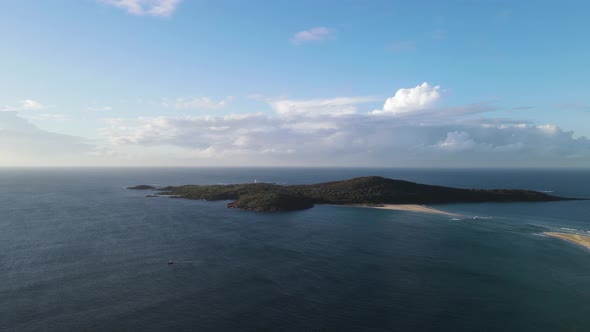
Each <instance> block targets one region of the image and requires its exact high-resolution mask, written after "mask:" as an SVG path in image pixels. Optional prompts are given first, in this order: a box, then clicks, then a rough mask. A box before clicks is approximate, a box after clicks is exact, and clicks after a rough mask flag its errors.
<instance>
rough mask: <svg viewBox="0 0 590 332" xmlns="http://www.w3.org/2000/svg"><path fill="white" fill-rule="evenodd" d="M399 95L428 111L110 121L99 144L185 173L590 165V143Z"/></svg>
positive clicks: (414, 92)
mask: <svg viewBox="0 0 590 332" xmlns="http://www.w3.org/2000/svg"><path fill="white" fill-rule="evenodd" d="M399 91H403V92H402V93H399V94H398V93H396V95H395V96H394V97H392V98H398V99H396V100H397V101H396V102H393V104H394V106H395V107H394V109H400V108H402V107H403V109H404V110H416V109H420V110H423V109H424V110H423V111H421V112H410V111H406V112H410V113H411V116H403V117H399V116H383V114H374V113H372V112H361V111H359V110H358V109H357V108H358V107H359V105H362V104H363V103H365V102H368V101H370V100H373V99H372V98H367V97H355V98H351V97H349V98H346V97H340V98H331V99H312V100H291V99H277V100H267V102H268V103H269V105H270V106H271V108H272V110H273V111H274V113H273V114H266V113H246V114H233V115H225V116H196V117H147V118H138V119H110V120H109V121H108V126H107V127H105V128H103V130H102V131H101V134H102V135H103V137H105V138H107V139H109V140H110V142H111V143H112V144H113V147H114V149H115V150H117V149H129V148H133V147H135V148H138V147H141V148H142V149H150V151H151V152H152V153H153V155H152V156H154V158H156V159H157V157H155V156H157V155H160V158H161V156H162V155H165V156H166V158H167V159H166V160H169V161H171V160H175V162H177V163H180V164H186V165H232V164H233V165H235V164H236V163H238V164H240V165H251V166H256V165H258V166H262V165H284V166H289V165H290V166H295V165H306V166H334V165H346V166H400V167H403V166H408V167H411V166H418V165H419V166H431V167H437V166H455V167H457V166H460V167H470V166H471V167H499V166H522V167H526V166H539V165H543V166H547V167H550V166H584V165H585V166H587V165H590V141H589V140H588V139H586V138H584V137H581V138H575V137H574V136H573V132H567V131H563V130H562V129H561V128H559V127H557V126H555V125H552V124H543V125H537V124H534V123H528V122H522V121H514V120H510V119H494V118H490V117H486V118H476V117H474V116H475V115H477V114H479V113H482V112H489V111H491V110H494V108H493V107H491V106H489V105H485V104H472V105H465V106H460V107H447V108H434V109H425V107H427V105H434V103H435V102H436V100H438V98H440V92H439V91H440V88H439V87H438V86H436V87H432V86H430V85H429V84H427V83H424V84H421V85H419V86H418V87H416V88H410V89H400V90H398V92H399ZM390 99H391V98H390ZM390 103H391V102H390ZM386 104H387V102H386ZM431 107H432V106H431ZM384 109H385V107H384ZM404 114H405V113H404ZM158 149H160V152H158ZM147 162H149V161H147Z"/></svg>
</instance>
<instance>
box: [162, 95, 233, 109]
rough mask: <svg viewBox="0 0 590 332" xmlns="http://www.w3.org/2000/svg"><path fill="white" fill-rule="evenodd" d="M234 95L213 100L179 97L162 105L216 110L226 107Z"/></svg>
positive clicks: (165, 101) (163, 102) (175, 107)
mask: <svg viewBox="0 0 590 332" xmlns="http://www.w3.org/2000/svg"><path fill="white" fill-rule="evenodd" d="M232 100H233V97H231V96H229V97H226V98H225V99H222V100H213V99H211V98H209V97H193V98H177V99H176V100H174V101H172V102H169V101H168V100H166V99H165V100H163V101H162V106H164V107H172V108H174V109H179V110H183V109H197V110H198V109H202V110H215V109H222V108H225V107H226V106H227V105H228V104H229V103H230V102H231V101H232Z"/></svg>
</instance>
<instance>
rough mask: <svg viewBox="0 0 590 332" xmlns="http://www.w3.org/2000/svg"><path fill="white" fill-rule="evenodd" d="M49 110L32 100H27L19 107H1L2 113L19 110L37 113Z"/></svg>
mask: <svg viewBox="0 0 590 332" xmlns="http://www.w3.org/2000/svg"><path fill="white" fill-rule="evenodd" d="M45 108H47V106H46V105H43V104H42V103H40V102H38V101H35V100H32V99H25V100H23V101H21V102H20V104H19V105H18V106H2V107H0V111H4V112H6V111H18V110H25V111H36V110H42V109H45Z"/></svg>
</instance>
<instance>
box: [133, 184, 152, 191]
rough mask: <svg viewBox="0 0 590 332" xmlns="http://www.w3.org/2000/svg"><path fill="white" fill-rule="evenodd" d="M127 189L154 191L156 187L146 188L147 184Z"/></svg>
mask: <svg viewBox="0 0 590 332" xmlns="http://www.w3.org/2000/svg"><path fill="white" fill-rule="evenodd" d="M127 189H131V190H152V189H156V187H154V186H148V185H147V184H140V185H139V186H134V187H127Z"/></svg>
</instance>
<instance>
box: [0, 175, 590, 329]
mask: <svg viewBox="0 0 590 332" xmlns="http://www.w3.org/2000/svg"><path fill="white" fill-rule="evenodd" d="M364 175H382V176H386V177H392V178H399V179H405V180H410V181H417V182H422V183H429V184H439V185H449V186H458V187H480V188H494V187H503V188H525V189H533V190H544V191H552V192H553V193H554V194H557V195H566V196H582V197H590V171H571V170H569V171H568V170H518V171H508V170H487V171H486V170H478V171H474V170H456V171H449V170H387V169H373V170H367V169H237V168H236V169H45V170H43V169H27V170H22V169H21V170H19V169H3V170H0V329H3V330H9V331H83V330H89V331H94V330H96V331H122V330H137V331H158V330H177V331H181V330H185V331H308V330H314V331H589V330H590V250H587V249H584V248H582V247H578V246H576V245H572V244H569V243H566V242H563V241H560V240H557V239H552V238H546V237H543V236H541V233H542V232H544V231H548V230H558V231H559V230H561V231H564V230H563V229H562V228H567V229H575V231H574V230H569V231H573V232H582V233H586V232H589V231H590V201H571V202H552V203H504V204H453V205H440V206H437V208H441V209H444V210H447V211H452V212H458V213H462V214H465V215H468V216H480V217H486V218H489V219H471V218H466V219H463V220H452V219H451V218H449V217H447V216H442V215H430V214H419V213H412V212H401V211H386V210H374V209H363V208H353V207H335V206H318V207H315V208H313V209H310V210H305V211H298V212H290V213H266V214H264V213H255V212H245V211H238V210H233V209H226V208H225V207H224V204H225V202H203V201H188V200H179V199H168V198H146V197H144V196H145V194H146V193H145V192H138V191H130V190H125V189H124V187H126V186H129V185H136V184H144V183H147V184H155V185H179V184H187V183H193V184H213V183H235V182H252V181H254V179H257V180H258V181H259V182H262V181H265V182H277V183H284V184H295V183H313V182H319V181H328V180H339V179H346V178H350V177H354V176H364ZM565 231H568V230H565ZM171 259H173V260H175V261H176V264H174V265H170V266H169V265H167V264H166V263H167V261H168V260H171Z"/></svg>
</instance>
